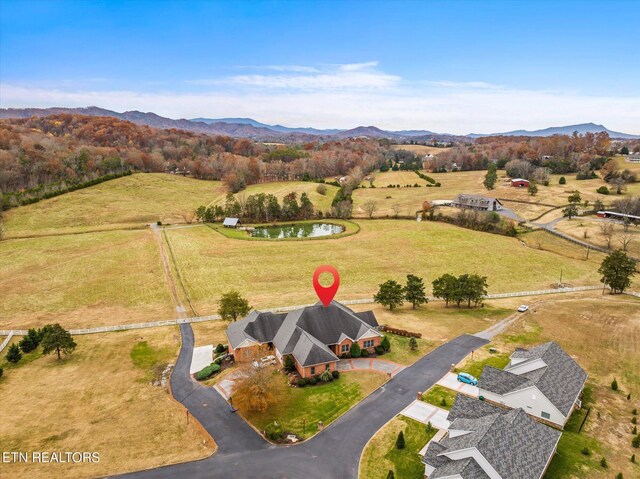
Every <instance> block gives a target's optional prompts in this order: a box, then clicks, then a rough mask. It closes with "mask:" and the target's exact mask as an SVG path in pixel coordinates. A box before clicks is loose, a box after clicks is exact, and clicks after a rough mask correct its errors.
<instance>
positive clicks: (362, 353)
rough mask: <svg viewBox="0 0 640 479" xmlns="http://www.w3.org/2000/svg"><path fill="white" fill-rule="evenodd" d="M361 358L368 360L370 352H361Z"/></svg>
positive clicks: (364, 350)
mask: <svg viewBox="0 0 640 479" xmlns="http://www.w3.org/2000/svg"><path fill="white" fill-rule="evenodd" d="M360 356H361V357H363V358H368V357H369V351H367V350H366V349H363V350H362V351H360Z"/></svg>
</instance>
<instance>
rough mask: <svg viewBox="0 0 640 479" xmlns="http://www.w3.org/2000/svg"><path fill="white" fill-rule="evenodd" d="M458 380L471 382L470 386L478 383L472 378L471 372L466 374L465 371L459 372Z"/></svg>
mask: <svg viewBox="0 0 640 479" xmlns="http://www.w3.org/2000/svg"><path fill="white" fill-rule="evenodd" d="M458 381H460V382H461V383H467V384H471V385H472V386H477V385H478V380H477V379H476V378H474V377H473V376H472V375H471V374H467V373H459V374H458Z"/></svg>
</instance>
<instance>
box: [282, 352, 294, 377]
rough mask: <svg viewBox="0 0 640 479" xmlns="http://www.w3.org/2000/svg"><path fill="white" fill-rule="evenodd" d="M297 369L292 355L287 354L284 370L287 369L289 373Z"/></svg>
mask: <svg viewBox="0 0 640 479" xmlns="http://www.w3.org/2000/svg"><path fill="white" fill-rule="evenodd" d="M295 369H296V365H295V363H294V362H293V358H292V357H291V355H287V356H285V357H284V370H285V371H287V372H288V373H290V372H292V371H293V370H295Z"/></svg>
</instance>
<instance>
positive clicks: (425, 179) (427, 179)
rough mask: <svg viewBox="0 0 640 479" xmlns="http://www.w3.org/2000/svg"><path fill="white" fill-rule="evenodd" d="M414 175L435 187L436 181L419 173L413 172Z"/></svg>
mask: <svg viewBox="0 0 640 479" xmlns="http://www.w3.org/2000/svg"><path fill="white" fill-rule="evenodd" d="M415 173H416V175H418V176H419V177H420V178H422V179H423V180H424V181H426V182H428V183H431V184H432V185H435V184H436V183H437V181H436V180H434V179H433V178H431V177H430V176H427V175H425V174H424V173H420V172H419V171H416V172H415Z"/></svg>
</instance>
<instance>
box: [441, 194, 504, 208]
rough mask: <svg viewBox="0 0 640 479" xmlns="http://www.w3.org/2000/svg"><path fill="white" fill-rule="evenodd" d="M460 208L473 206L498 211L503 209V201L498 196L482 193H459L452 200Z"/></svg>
mask: <svg viewBox="0 0 640 479" xmlns="http://www.w3.org/2000/svg"><path fill="white" fill-rule="evenodd" d="M452 205H453V206H456V207H458V208H471V209H474V210H482V211H498V210H501V209H502V203H500V200H498V199H496V198H489V197H488V196H480V195H464V194H462V195H458V196H457V197H456V199H455V200H453V202H452Z"/></svg>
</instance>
